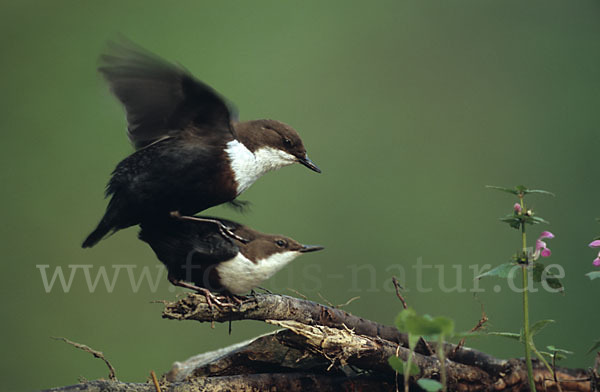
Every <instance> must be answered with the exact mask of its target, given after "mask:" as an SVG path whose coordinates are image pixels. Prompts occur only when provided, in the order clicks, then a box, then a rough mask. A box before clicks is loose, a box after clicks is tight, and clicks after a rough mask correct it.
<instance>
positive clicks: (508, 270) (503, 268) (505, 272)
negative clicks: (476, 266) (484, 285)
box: [475, 263, 519, 279]
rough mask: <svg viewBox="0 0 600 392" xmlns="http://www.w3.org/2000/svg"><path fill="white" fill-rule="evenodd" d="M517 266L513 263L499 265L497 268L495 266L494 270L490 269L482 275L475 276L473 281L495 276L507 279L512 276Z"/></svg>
mask: <svg viewBox="0 0 600 392" xmlns="http://www.w3.org/2000/svg"><path fill="white" fill-rule="evenodd" d="M518 266H519V265H518V264H515V263H505V264H500V265H499V266H496V267H494V268H492V269H491V270H489V271H486V272H484V273H483V274H481V275H479V276H477V277H476V278H475V279H481V278H483V277H485V276H497V277H499V278H503V279H506V278H509V277H511V278H512V276H514V273H515V272H514V271H513V269H514V270H515V271H516V269H517V268H518Z"/></svg>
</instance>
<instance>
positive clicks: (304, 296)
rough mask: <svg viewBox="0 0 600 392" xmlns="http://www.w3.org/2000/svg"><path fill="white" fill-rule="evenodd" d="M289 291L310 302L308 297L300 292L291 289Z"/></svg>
mask: <svg viewBox="0 0 600 392" xmlns="http://www.w3.org/2000/svg"><path fill="white" fill-rule="evenodd" d="M288 290H290V291H291V292H293V293H294V294H296V295H299V296H301V297H302V298H303V299H305V300H308V297H307V296H306V295H304V294H302V293H301V292H299V291H298V290H294V289H290V288H289V287H288Z"/></svg>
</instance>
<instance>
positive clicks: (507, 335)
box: [487, 332, 522, 341]
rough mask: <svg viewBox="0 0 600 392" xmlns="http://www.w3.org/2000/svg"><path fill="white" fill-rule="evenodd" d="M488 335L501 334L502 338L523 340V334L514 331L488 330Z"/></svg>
mask: <svg viewBox="0 0 600 392" xmlns="http://www.w3.org/2000/svg"><path fill="white" fill-rule="evenodd" d="M487 334H488V335H491V336H500V337H501V338H508V339H512V340H516V341H521V340H522V339H521V334H520V333H514V332H488V333H487Z"/></svg>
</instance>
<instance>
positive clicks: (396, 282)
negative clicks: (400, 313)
mask: <svg viewBox="0 0 600 392" xmlns="http://www.w3.org/2000/svg"><path fill="white" fill-rule="evenodd" d="M392 283H394V288H395V289H396V296H397V297H398V299H399V300H400V302H402V307H403V308H404V309H407V308H408V305H407V304H406V301H405V300H404V297H403V296H402V294H400V289H401V288H402V286H400V283H398V279H397V278H396V277H395V276H392Z"/></svg>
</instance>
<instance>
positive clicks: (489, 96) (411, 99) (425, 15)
mask: <svg viewBox="0 0 600 392" xmlns="http://www.w3.org/2000/svg"><path fill="white" fill-rule="evenodd" d="M1 4H2V10H1V12H0V42H1V45H2V46H1V47H2V55H1V60H0V67H1V69H0V71H1V72H0V86H1V89H2V92H1V94H0V111H1V112H0V114H1V115H0V129H1V131H2V143H1V144H0V160H1V163H2V165H1V167H2V171H1V174H0V175H1V177H0V178H1V182H2V194H1V196H0V197H1V203H0V205H2V225H1V226H0V230H1V233H0V234H1V235H0V238H1V239H0V241H1V255H2V259H3V260H2V265H3V273H2V285H1V286H0V287H1V289H0V290H1V295H2V309H3V316H2V323H1V324H0V330H1V332H2V333H1V336H2V337H1V338H0V339H1V341H2V352H3V355H2V356H1V358H0V369H1V370H0V372H1V373H2V376H3V377H2V380H3V381H2V384H3V388H5V389H6V390H32V389H40V388H44V387H52V386H58V385H64V384H73V383H76V382H77V378H78V376H80V375H81V376H84V377H86V378H88V379H94V378H98V377H106V374H107V371H106V369H105V367H104V365H103V364H102V363H101V362H100V361H98V360H96V359H93V358H92V357H91V356H90V355H88V354H85V353H83V352H80V351H78V350H75V349H74V348H72V347H69V346H67V345H65V344H64V343H60V342H57V341H54V340H51V339H50V338H49V337H50V336H65V337H68V338H69V339H72V340H75V341H78V342H82V343H85V344H88V345H90V346H92V347H94V348H96V349H99V350H102V351H104V353H105V354H106V355H107V357H108V358H109V359H110V360H111V361H112V363H113V364H114V365H115V367H116V368H117V375H118V376H119V378H120V379H122V380H126V381H143V380H145V379H146V378H147V376H148V374H149V371H150V370H151V369H153V370H155V371H156V372H157V373H160V374H162V373H164V372H166V371H167V370H168V369H169V368H170V366H171V364H172V363H173V362H174V361H176V360H184V359H186V358H187V357H189V356H191V355H194V354H197V353H200V352H204V351H206V350H212V349H216V348H218V347H222V346H225V345H228V344H233V343H236V342H238V341H241V340H243V339H247V338H249V337H252V336H255V335H257V334H259V333H263V332H266V331H268V330H270V328H269V327H268V326H266V325H264V324H263V323H258V322H239V323H234V324H233V333H232V335H231V336H229V335H228V334H227V326H226V325H216V328H215V329H211V328H210V326H209V325H202V324H198V323H193V322H175V321H169V320H163V319H161V317H160V314H161V309H162V307H161V305H160V304H155V303H154V304H153V303H151V301H153V300H159V299H173V298H175V295H176V293H182V292H183V290H179V289H178V290H177V291H176V293H174V292H173V291H170V290H169V288H170V286H169V284H168V283H167V282H166V279H164V278H163V280H161V283H160V286H159V289H158V291H156V292H154V293H153V292H152V291H151V290H150V289H149V288H148V285H147V284H144V285H142V287H141V289H140V290H139V291H138V292H137V293H135V292H133V291H132V289H131V285H130V283H129V281H128V279H127V275H126V273H125V271H121V276H120V277H119V279H118V281H117V284H116V287H115V289H114V291H113V292H112V293H108V292H107V290H106V288H105V287H104V285H103V284H102V283H100V286H99V288H97V289H96V291H95V292H94V293H90V292H89V290H88V288H87V286H86V283H85V280H84V279H83V275H82V274H81V271H78V272H77V274H76V276H75V278H74V282H73V286H72V287H71V289H70V291H69V292H68V293H64V292H63V291H62V290H61V289H60V288H59V287H54V289H53V290H52V291H51V293H49V294H48V293H46V292H45V290H44V287H43V285H42V280H41V277H40V271H39V270H38V269H37V268H36V265H43V264H48V265H50V269H49V271H50V272H52V271H53V269H54V268H55V267H56V266H62V267H63V268H67V266H68V265H72V264H84V265H86V264H91V265H93V266H94V268H93V269H92V270H91V271H92V275H93V276H94V275H95V273H97V271H98V270H97V268H98V267H100V266H105V267H107V268H108V269H109V270H110V269H111V267H110V266H111V265H113V264H135V265H138V266H139V268H138V269H141V268H142V267H143V266H148V267H150V270H151V271H152V273H153V274H156V273H157V271H159V270H160V269H159V268H157V267H159V266H160V263H159V262H158V261H157V260H156V258H155V257H154V255H153V253H152V252H151V250H150V249H149V248H148V247H147V246H146V245H145V244H143V243H141V242H139V241H138V240H137V239H136V230H135V229H134V228H130V229H128V230H124V231H122V232H119V233H117V234H116V235H114V236H113V237H111V238H109V239H108V240H105V241H103V242H101V243H100V244H99V245H98V246H97V247H95V248H93V249H87V250H83V249H81V248H80V243H81V241H82V240H83V239H84V237H85V236H86V235H87V234H88V233H89V231H90V230H91V229H92V228H93V227H94V225H95V224H96V223H97V221H98V219H99V218H100V216H101V214H102V213H103V211H104V208H105V205H106V202H105V201H104V200H103V198H102V192H103V188H104V185H105V183H106V181H107V180H108V178H109V174H110V171H111V170H112V169H113V168H114V166H115V165H116V163H117V162H119V160H121V159H122V158H124V157H125V156H126V155H127V154H129V153H130V152H131V151H132V148H131V147H130V145H129V143H128V140H127V138H126V135H125V118H124V115H123V111H122V109H121V108H120V106H119V104H118V103H117V101H116V100H115V99H113V98H112V96H111V95H110V94H109V92H108V90H107V88H106V86H105V84H104V82H103V81H102V80H101V78H100V77H99V75H98V74H97V72H96V70H95V68H96V65H97V57H98V55H99V53H101V51H102V50H103V49H104V48H105V44H106V42H107V40H109V39H114V38H117V37H118V36H119V33H120V34H123V35H125V36H127V37H129V38H130V39H131V40H133V41H135V42H137V43H139V44H140V45H142V46H144V47H146V48H148V49H150V50H152V51H154V52H156V53H158V54H160V55H161V56H163V57H165V58H167V59H169V60H172V61H176V62H179V63H181V64H184V65H185V67H186V68H188V69H189V70H191V71H192V72H193V73H194V74H195V75H197V76H198V77H199V78H200V79H202V80H204V81H206V82H207V83H209V84H210V85H212V86H214V87H215V88H216V89H217V90H218V91H220V92H221V93H222V94H224V95H225V96H227V97H228V98H229V99H230V100H232V101H233V102H235V103H236V104H237V106H238V108H239V109H240V117H241V119H255V118H263V117H271V118H275V119H279V120H281V121H284V122H287V123H289V124H291V125H292V126H294V127H295V128H296V129H297V130H298V131H299V133H300V134H301V135H302V137H303V139H304V142H305V145H306V146H307V148H308V151H309V153H310V156H311V158H312V159H313V160H314V161H315V162H316V163H317V164H318V165H319V166H320V167H321V168H322V169H323V174H321V175H317V174H315V173H312V172H310V171H308V170H306V169H305V168H303V167H301V166H299V165H297V166H293V167H289V168H285V169H282V170H280V171H278V172H276V173H271V174H268V175H267V176H265V177H264V178H262V179H261V180H259V181H258V182H257V184H255V185H254V186H253V187H252V188H251V189H250V190H249V191H247V192H246V193H245V194H244V195H243V199H245V200H250V201H251V202H252V203H253V209H252V211H251V212H250V213H248V214H246V215H243V216H242V215H239V214H237V213H236V212H234V211H232V210H229V209H226V208H223V207H219V208H215V209H213V210H210V213H211V214H216V215H220V216H224V217H229V218H233V219H236V220H239V221H241V222H244V223H247V224H250V225H252V226H253V227H255V228H257V229H259V230H262V231H265V232H275V233H282V234H286V235H289V236H291V237H293V238H295V239H297V240H299V241H302V242H305V243H318V244H322V245H325V246H326V250H325V251H323V252H319V253H314V254H310V255H305V256H303V257H301V258H300V259H298V260H296V261H295V262H294V263H293V264H292V265H290V266H288V267H287V268H286V269H285V270H283V271H281V272H280V273H279V275H277V276H276V277H275V278H274V279H272V280H271V281H269V282H267V283H265V286H266V287H269V288H271V289H273V290H275V291H277V292H280V293H284V294H291V295H295V294H294V293H293V292H292V291H290V290H288V288H293V289H295V290H297V291H299V292H301V293H303V294H304V295H306V296H308V297H309V298H311V299H314V300H319V301H322V300H321V298H320V296H319V294H321V295H322V296H323V297H325V298H327V299H328V300H329V301H331V302H333V303H336V304H337V303H343V302H345V301H346V300H348V299H349V298H351V297H354V296H360V299H358V300H356V301H355V302H353V303H351V304H350V305H348V306H347V307H346V309H347V310H348V311H350V312H352V313H355V314H358V315H361V316H363V317H365V318H370V319H373V320H376V321H379V322H382V323H391V322H392V321H393V319H394V317H395V315H396V314H397V312H398V311H399V309H400V304H399V302H398V300H397V299H396V297H395V295H394V294H393V292H392V291H391V290H390V288H391V287H390V277H391V275H393V274H396V275H398V274H399V269H398V268H399V267H398V266H403V268H404V269H405V271H406V274H405V275H404V277H403V278H404V279H403V280H404V285H405V286H406V288H407V289H408V290H409V291H407V292H406V298H407V300H408V301H409V303H410V304H411V305H412V306H413V307H415V308H416V309H417V310H418V311H419V312H420V313H430V314H432V315H446V316H450V317H452V318H454V320H456V323H457V327H458V329H459V330H466V329H470V328H471V327H472V326H473V325H474V324H475V323H476V322H477V320H478V319H479V317H480V304H479V302H482V303H483V304H484V305H485V310H486V312H487V314H488V315H489V317H490V321H489V324H488V325H489V329H490V330H501V331H518V330H519V328H520V320H521V314H520V311H521V308H520V306H521V305H520V295H519V294H517V293H513V292H510V290H509V289H508V288H507V285H506V283H505V282H503V281H499V280H496V279H489V280H487V281H484V282H482V283H481V287H482V288H483V289H485V292H484V293H480V294H479V295H478V296H477V298H475V297H474V296H473V293H470V292H464V293H457V292H452V293H444V292H443V291H442V290H441V288H440V285H439V284H438V273H439V269H430V270H425V271H424V275H423V276H424V283H423V285H424V286H425V287H432V288H433V290H432V291H431V292H418V290H417V289H416V288H417V282H416V280H415V271H414V270H413V269H412V267H411V266H413V265H414V264H415V263H417V261H418V260H422V262H423V263H424V264H436V265H439V266H443V267H445V269H444V273H443V274H442V275H443V276H444V277H445V284H446V286H454V285H455V283H456V270H455V269H453V267H452V266H453V265H462V266H463V267H462V268H463V274H462V275H461V276H462V285H463V286H464V287H465V288H470V287H472V281H473V279H472V278H473V272H472V270H470V269H469V266H471V265H480V266H481V265H484V264H492V265H496V264H500V263H503V262H506V261H507V260H508V258H509V257H510V256H511V255H512V254H513V253H514V251H516V250H517V249H518V246H519V235H518V232H517V231H515V230H513V229H510V228H509V227H508V226H506V225H504V224H501V223H499V222H498V221H497V217H499V216H501V215H503V214H505V213H508V212H510V211H511V206H512V204H513V203H514V200H513V199H512V198H511V196H510V195H507V194H502V193H499V192H494V191H490V190H486V189H485V188H484V186H485V185H486V184H495V185H516V184H519V183H523V184H526V185H529V186H532V187H538V188H543V189H548V190H551V191H553V192H555V193H556V195H557V196H556V197H555V198H550V197H545V196H533V197H532V198H531V203H532V206H533V207H534V208H535V210H536V211H537V212H538V213H539V215H541V216H543V217H544V218H546V219H548V220H549V221H550V222H551V223H552V224H551V225H550V226H549V227H539V226H537V227H534V228H533V229H532V231H531V233H532V235H531V236H530V237H533V238H535V236H536V235H537V234H538V233H539V232H540V231H541V230H543V229H549V230H551V231H553V232H554V233H555V234H556V238H555V239H553V240H550V241H549V245H550V247H551V249H552V251H553V255H552V257H551V258H550V259H549V260H548V262H553V263H558V264H561V265H562V266H563V267H564V269H565V272H566V277H565V279H564V283H565V286H566V295H564V296H561V295H556V294H550V293H547V292H544V291H540V292H538V293H536V294H535V295H533V298H532V300H531V303H532V308H533V310H532V312H531V313H532V315H531V318H532V319H533V320H539V319H546V318H553V319H556V320H557V324H555V325H553V326H550V327H548V328H547V329H546V330H545V331H544V332H543V333H542V334H541V335H539V337H538V339H537V342H538V347H545V346H546V345H547V344H554V345H556V346H558V347H562V348H566V349H569V350H573V351H575V352H576V355H574V356H573V357H572V358H571V359H569V360H567V361H565V362H564V364H565V365H568V366H578V367H587V366H590V365H591V364H592V360H593V356H592V355H585V351H586V350H587V348H588V347H589V346H590V345H591V342H592V341H593V340H594V339H597V338H599V337H600V332H598V323H600V312H598V311H597V309H598V305H597V303H596V301H597V298H598V292H599V290H600V286H599V284H600V282H598V281H589V280H588V279H587V278H586V277H585V276H584V273H585V272H587V271H589V270H592V269H593V266H592V265H591V261H592V260H593V258H594V257H595V253H594V252H593V251H592V250H591V249H589V248H587V244H588V243H589V242H590V240H591V239H592V238H593V237H594V236H596V235H598V234H599V233H600V225H598V224H597V223H596V222H595V221H594V218H595V217H597V216H600V205H598V203H597V200H598V198H597V195H598V192H599V191H600V186H599V185H598V177H597V176H598V170H597V168H598V151H599V142H600V138H599V133H598V124H599V122H600V110H599V103H600V66H599V64H600V23H598V21H599V20H600V19H599V17H600V12H599V11H600V3H599V2H597V1H577V2H570V1H528V2H521V1H481V0H477V1H475V0H474V1H454V2H447V1H428V2H420V1H373V2H366V1H355V2H350V1H329V2H325V1H303V2H294V1H252V2H250V1H221V2H216V1H215V2H207V1H177V2H166V1H128V2H123V1H95V2H92V1H63V0H57V1H37V2H32V1H9V2H6V1H3V2H2V3H1ZM161 268H162V267H161ZM439 268H441V267H439ZM163 277H164V275H163ZM496 285H499V286H498V287H499V288H500V289H501V292H500V293H495V292H494V290H493V289H494V287H495V286H496ZM469 344H470V345H472V346H475V347H478V348H480V349H482V350H486V351H488V352H490V353H492V354H494V355H496V356H500V357H515V356H522V349H521V346H520V345H519V344H517V343H515V342H512V341H503V340H500V339H499V338H486V339H483V338H480V339H478V340H474V341H471V342H470V343H469Z"/></svg>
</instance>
